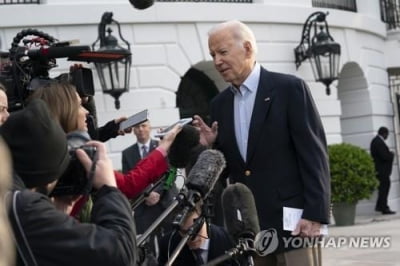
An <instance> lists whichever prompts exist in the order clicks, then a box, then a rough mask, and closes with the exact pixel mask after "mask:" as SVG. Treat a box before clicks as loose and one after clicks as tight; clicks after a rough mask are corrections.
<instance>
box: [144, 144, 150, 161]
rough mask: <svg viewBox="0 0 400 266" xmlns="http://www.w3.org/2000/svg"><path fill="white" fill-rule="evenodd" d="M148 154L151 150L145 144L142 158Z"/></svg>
mask: <svg viewBox="0 0 400 266" xmlns="http://www.w3.org/2000/svg"><path fill="white" fill-rule="evenodd" d="M147 154H149V151H148V150H147V147H146V145H143V146H142V159H143V158H144V157H146V156H147Z"/></svg>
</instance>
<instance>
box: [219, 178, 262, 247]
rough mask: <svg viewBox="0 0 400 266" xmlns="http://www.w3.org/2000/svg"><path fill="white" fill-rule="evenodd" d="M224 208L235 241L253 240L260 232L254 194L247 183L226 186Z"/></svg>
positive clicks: (226, 222) (228, 228)
mask: <svg viewBox="0 0 400 266" xmlns="http://www.w3.org/2000/svg"><path fill="white" fill-rule="evenodd" d="M222 210H223V214H224V220H225V226H226V228H227V230H228V233H229V234H230V235H231V236H232V237H233V238H234V239H235V241H238V240H240V239H245V240H251V241H253V240H254V238H255V236H256V234H257V233H258V232H260V224H259V221H258V215H257V209H256V204H255V201H254V196H253V193H252V192H251V191H250V189H249V188H248V187H247V186H246V185H244V184H242V183H235V184H231V185H229V186H227V187H226V189H225V190H224V192H223V193H222Z"/></svg>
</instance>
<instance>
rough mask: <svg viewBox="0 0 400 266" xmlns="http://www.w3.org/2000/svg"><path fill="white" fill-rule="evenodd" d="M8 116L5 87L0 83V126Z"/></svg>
mask: <svg viewBox="0 0 400 266" xmlns="http://www.w3.org/2000/svg"><path fill="white" fill-rule="evenodd" d="M9 116H10V114H9V113H8V100H7V94H6V89H5V87H4V86H3V85H2V84H1V83H0V126H1V125H2V124H3V123H4V122H6V120H7V118H8V117H9Z"/></svg>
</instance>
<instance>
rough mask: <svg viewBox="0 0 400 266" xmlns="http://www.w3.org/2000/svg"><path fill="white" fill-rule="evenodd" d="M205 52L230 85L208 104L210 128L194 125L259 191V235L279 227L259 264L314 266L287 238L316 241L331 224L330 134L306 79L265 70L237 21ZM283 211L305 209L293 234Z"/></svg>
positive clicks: (234, 177) (230, 168) (234, 174)
mask: <svg viewBox="0 0 400 266" xmlns="http://www.w3.org/2000/svg"><path fill="white" fill-rule="evenodd" d="M208 47H209V51H210V55H211V57H212V59H213V62H214V66H215V68H216V70H217V71H218V72H219V73H220V75H221V76H222V78H223V79H224V80H225V81H226V82H229V83H230V86H229V87H228V88H227V89H226V90H224V91H222V92H221V93H220V94H218V95H217V96H216V97H215V98H214V99H213V100H212V102H211V112H210V114H211V121H212V125H211V127H209V126H208V125H206V124H205V123H204V121H203V120H202V119H201V117H200V116H198V115H197V116H195V119H194V122H193V125H195V126H197V127H198V128H199V129H200V131H201V136H202V138H201V139H202V142H203V143H204V144H206V145H214V147H215V148H217V149H219V150H221V151H222V152H223V154H224V155H225V158H226V162H227V169H226V176H228V177H229V180H230V181H231V182H233V183H235V182H241V183H243V184H245V185H247V186H248V187H249V188H250V190H251V191H252V193H253V194H254V198H255V202H256V208H257V213H258V218H259V221H260V228H261V230H268V229H274V230H276V232H277V236H278V240H279V246H278V248H277V249H276V250H275V251H274V252H273V253H272V254H269V255H267V256H264V257H255V263H256V265H268V266H269V265H286V266H309V265H313V266H315V265H317V264H316V263H317V262H316V261H317V259H316V258H315V257H313V254H316V252H314V251H315V250H313V249H314V247H311V248H308V247H304V248H303V247H300V248H296V247H295V246H291V245H285V243H284V241H283V240H284V239H283V237H292V236H293V235H298V236H300V237H318V236H319V235H320V233H321V232H320V228H321V224H328V223H329V218H330V216H329V212H330V207H329V206H330V175H329V161H328V153H327V144H326V138H325V132H324V129H323V126H322V122H321V118H320V115H319V114H318V111H317V108H316V106H315V103H314V100H313V98H312V96H311V93H310V90H309V89H308V87H307V85H306V84H305V82H304V81H303V80H301V79H299V78H297V77H295V76H291V75H286V74H281V73H274V72H270V71H267V70H266V69H265V68H264V67H262V66H261V65H260V63H258V62H257V61H256V54H257V45H256V39H255V37H254V33H253V32H252V31H251V29H250V28H249V27H248V26H247V25H245V24H244V23H242V22H240V21H236V20H233V21H227V22H223V23H220V24H217V25H216V26H214V27H213V28H212V29H211V30H210V31H209V39H208ZM284 207H291V208H297V209H301V210H303V212H302V215H301V218H300V219H299V221H298V222H297V226H296V228H295V230H294V231H293V232H290V231H285V230H284V229H283V220H284V212H283V208H284Z"/></svg>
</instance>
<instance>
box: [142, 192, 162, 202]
mask: <svg viewBox="0 0 400 266" xmlns="http://www.w3.org/2000/svg"><path fill="white" fill-rule="evenodd" d="M159 201H160V194H159V193H157V192H154V191H152V192H150V194H149V195H148V196H147V197H146V199H145V200H144V203H145V204H146V205H147V206H153V205H156V204H157V203H158V202H159Z"/></svg>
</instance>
